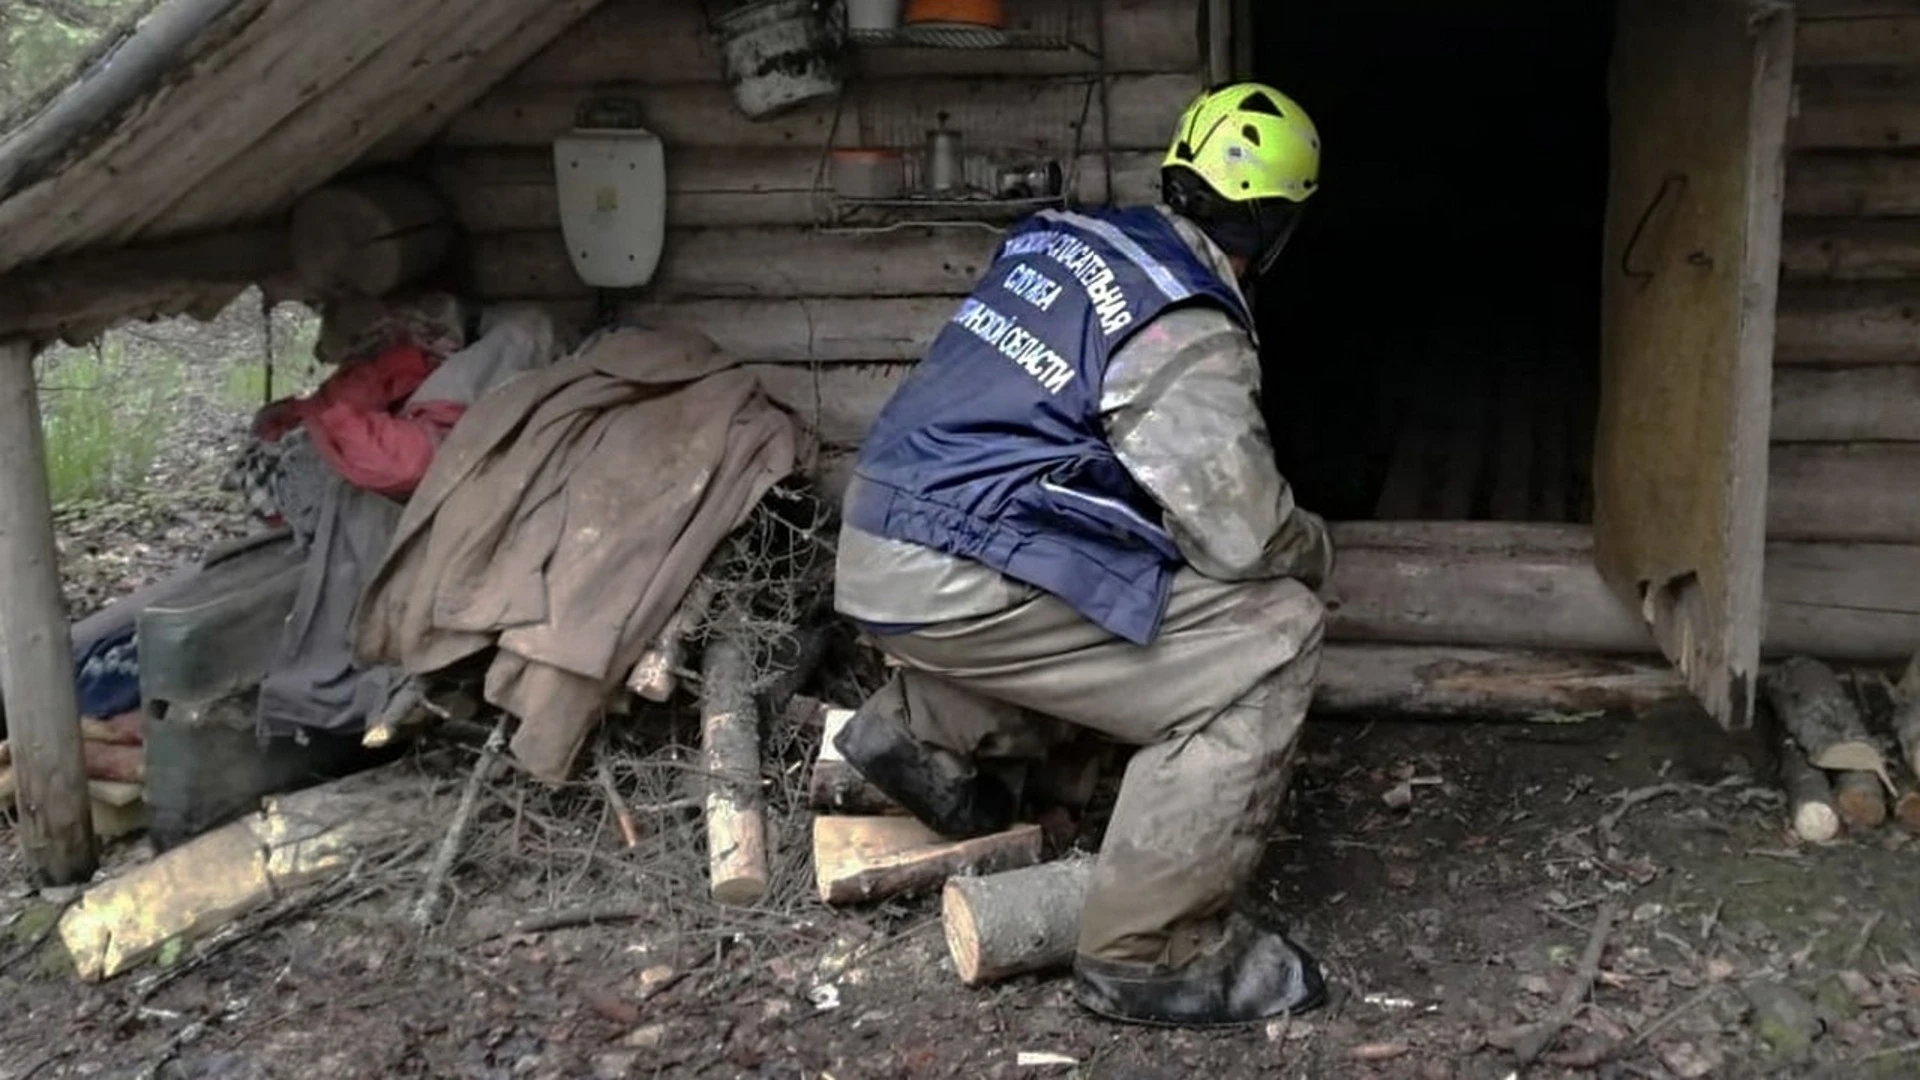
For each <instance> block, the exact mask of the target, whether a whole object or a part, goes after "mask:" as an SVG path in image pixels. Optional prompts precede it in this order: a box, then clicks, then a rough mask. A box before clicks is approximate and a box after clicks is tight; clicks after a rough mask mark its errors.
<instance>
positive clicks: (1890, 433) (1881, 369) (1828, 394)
mask: <svg viewBox="0 0 1920 1080" xmlns="http://www.w3.org/2000/svg"><path fill="white" fill-rule="evenodd" d="M1916 403H1920V364H1874V365H1871V366H1867V367H1844V368H1815V367H1781V368H1780V369H1779V370H1778V371H1775V372H1774V373H1773V429H1772V432H1771V434H1772V437H1773V441H1774V442H1775V443H1790V442H1920V406H1917V405H1916Z"/></svg>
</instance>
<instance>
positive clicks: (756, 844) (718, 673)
mask: <svg viewBox="0 0 1920 1080" xmlns="http://www.w3.org/2000/svg"><path fill="white" fill-rule="evenodd" d="M750 656H752V651H751V650H750V649H748V648H747V647H746V646H745V645H744V644H742V643H741V642H740V641H738V640H737V639H735V638H734V637H731V636H722V637H719V638H716V639H715V640H714V641H713V642H711V643H710V644H709V645H708V646H707V651H706V657H705V663H704V664H703V665H702V668H701V708H700V721H701V722H700V728H701V747H702V752H703V757H704V759H705V765H706V771H707V776H708V790H707V870H708V878H709V887H710V889H711V891H712V894H713V898H714V899H715V900H717V901H719V902H720V903H723V904H735V905H747V904H753V903H757V902H758V901H759V900H760V898H761V897H763V896H765V895H766V892H767V820H766V813H765V809H764V806H763V802H762V799H761V796H760V718H759V709H758V707H757V706H756V705H755V703H754V699H753V678H752V670H751V668H750V667H749V659H748V658H749V657H750Z"/></svg>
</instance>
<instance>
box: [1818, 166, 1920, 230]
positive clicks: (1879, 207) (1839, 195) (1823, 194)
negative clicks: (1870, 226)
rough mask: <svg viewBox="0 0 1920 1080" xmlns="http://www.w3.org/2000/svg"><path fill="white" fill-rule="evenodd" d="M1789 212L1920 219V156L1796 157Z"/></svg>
mask: <svg viewBox="0 0 1920 1080" xmlns="http://www.w3.org/2000/svg"><path fill="white" fill-rule="evenodd" d="M1786 212H1787V213H1788V214H1790V215H1797V216H1814V215H1826V216H1854V215H1858V216H1862V217H1869V216H1885V215H1892V214H1920V156H1913V155H1907V154H1891V153H1877V152H1876V153H1858V152H1851V151H1836V152H1832V153H1800V154H1794V155H1793V156H1792V157H1791V158H1789V159H1788V161H1787V198H1786Z"/></svg>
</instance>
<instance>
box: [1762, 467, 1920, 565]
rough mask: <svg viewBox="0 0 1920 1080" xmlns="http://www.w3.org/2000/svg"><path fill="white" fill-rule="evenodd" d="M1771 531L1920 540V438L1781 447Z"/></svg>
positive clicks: (1770, 501)
mask: <svg viewBox="0 0 1920 1080" xmlns="http://www.w3.org/2000/svg"><path fill="white" fill-rule="evenodd" d="M1767 535H1768V537H1770V538H1772V539H1776V540H1855V541H1864V542H1878V543H1890V544H1916V543H1920V443H1862V444H1841V445H1830V444H1814V443H1794V444H1787V445H1782V446H1776V447H1774V449H1773V455H1772V466H1771V479H1770V480H1769V483H1768V492H1767Z"/></svg>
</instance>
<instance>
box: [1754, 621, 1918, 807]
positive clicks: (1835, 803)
mask: <svg viewBox="0 0 1920 1080" xmlns="http://www.w3.org/2000/svg"><path fill="white" fill-rule="evenodd" d="M1765 685H1766V696H1767V703H1768V704H1769V705H1770V706H1771V707H1772V709H1773V712H1774V715H1775V716H1776V717H1778V718H1779V721H1780V726H1781V728H1782V729H1783V734H1782V737H1781V745H1780V768H1781V779H1782V781H1783V783H1784V785H1785V787H1786V791H1787V798H1788V802H1789V808H1790V811H1791V814H1792V822H1793V831H1794V833H1795V834H1796V835H1797V836H1799V837H1800V838H1801V839H1803V840H1808V841H1812V842H1815V843H1826V842H1828V841H1831V840H1834V839H1836V838H1837V837H1839V836H1840V834H1841V832H1842V831H1843V830H1844V831H1846V832H1848V833H1854V834H1859V833H1865V832H1869V831H1871V830H1873V829H1877V828H1880V827H1881V826H1882V825H1885V824H1886V823H1887V820H1888V818H1889V816H1891V817H1892V818H1893V819H1894V820H1895V821H1897V822H1899V823H1900V824H1901V825H1902V826H1904V827H1905V828H1907V829H1908V830H1910V831H1913V832H1920V656H1916V657H1915V658H1914V660H1913V662H1912V663H1911V664H1909V665H1908V667H1907V670H1906V673H1905V674H1904V675H1903V676H1902V677H1901V679H1900V681H1899V683H1898V684H1897V685H1895V686H1893V687H1891V688H1890V691H1889V697H1890V701H1891V723H1890V725H1889V726H1890V728H1891V731H1892V735H1893V741H1895V742H1897V743H1898V745H1899V753H1898V755H1897V757H1898V763H1897V764H1896V765H1893V766H1891V767H1890V766H1889V765H1888V762H1887V753H1886V752H1885V748H1884V746H1883V742H1882V740H1881V739H1879V738H1877V737H1876V736H1875V734H1874V733H1873V732H1872V731H1871V730H1870V729H1869V727H1868V724H1867V719H1868V716H1867V713H1868V710H1867V708H1866V707H1865V706H1864V705H1863V703H1862V700H1861V698H1860V697H1859V696H1858V695H1856V694H1854V693H1852V692H1850V691H1849V689H1848V687H1847V686H1846V685H1844V684H1843V683H1842V681H1841V679H1840V677H1839V675H1838V674H1836V673H1835V672H1834V671H1833V669H1832V668H1829V667H1828V666H1827V665H1825V664H1822V663H1821V662H1819V661H1817V660H1812V659H1809V658H1805V657H1796V658H1794V659H1791V660H1787V661H1785V662H1783V663H1781V664H1780V665H1779V666H1778V667H1776V668H1775V669H1774V670H1773V671H1772V672H1771V673H1770V674H1769V676H1768V678H1767V680H1766V684H1765Z"/></svg>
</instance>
